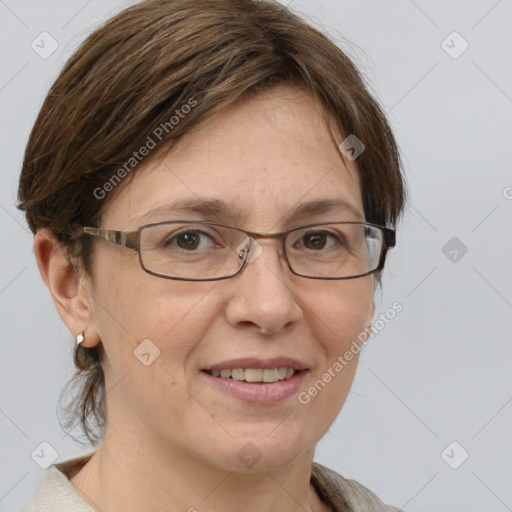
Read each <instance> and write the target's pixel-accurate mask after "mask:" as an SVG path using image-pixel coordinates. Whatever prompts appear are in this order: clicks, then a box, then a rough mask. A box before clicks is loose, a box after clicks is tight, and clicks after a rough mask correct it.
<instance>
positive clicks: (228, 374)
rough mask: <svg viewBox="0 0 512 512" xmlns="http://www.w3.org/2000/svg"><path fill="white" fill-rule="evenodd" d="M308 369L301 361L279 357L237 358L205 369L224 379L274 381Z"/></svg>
mask: <svg viewBox="0 0 512 512" xmlns="http://www.w3.org/2000/svg"><path fill="white" fill-rule="evenodd" d="M306 369H307V367H306V365H305V364H303V363H302V362H301V361H298V360H295V359H291V358H288V357H278V358H273V359H257V358H244V359H235V360H231V361H225V362H223V363H218V364H215V365H213V366H211V367H210V368H208V369H204V370H203V371H204V372H206V373H208V374H209V375H212V376H213V377H219V378H222V379H232V380H237V381H245V382H265V383H273V382H278V381H283V380H287V379H289V378H291V377H293V376H294V375H295V374H297V373H298V372H300V371H302V370H306Z"/></svg>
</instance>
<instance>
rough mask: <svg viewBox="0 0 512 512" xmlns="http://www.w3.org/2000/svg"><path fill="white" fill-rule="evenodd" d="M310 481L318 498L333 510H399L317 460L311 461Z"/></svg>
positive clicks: (395, 511) (355, 511) (384, 511)
mask: <svg viewBox="0 0 512 512" xmlns="http://www.w3.org/2000/svg"><path fill="white" fill-rule="evenodd" d="M311 481H312V483H313V485H314V486H315V488H316V490H317V492H318V493H319V495H320V498H321V499H323V500H324V501H325V502H326V503H328V504H330V505H331V506H332V507H333V509H334V511H335V512H338V511H340V512H341V511H343V512H345V511H346V512H367V511H369V510H371V511H372V512H400V509H398V508H396V507H392V506H391V505H386V504H385V503H383V502H382V501H381V500H380V499H379V498H378V497H377V496H376V495H375V494H374V493H373V492H372V491H370V489H368V488H367V487H365V486H364V485H362V484H360V483H359V482H357V481H355V480H350V479H347V478H344V477H343V476H341V475H340V474H338V473H336V471H333V470H332V469H329V468H327V467H325V466H322V465H321V464H318V463H317V462H313V466H312V468H311Z"/></svg>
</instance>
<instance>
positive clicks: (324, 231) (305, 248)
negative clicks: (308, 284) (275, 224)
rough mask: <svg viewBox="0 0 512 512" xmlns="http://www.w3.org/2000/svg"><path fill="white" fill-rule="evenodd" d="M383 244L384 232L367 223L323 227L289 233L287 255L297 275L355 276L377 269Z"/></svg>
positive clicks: (324, 225)
mask: <svg viewBox="0 0 512 512" xmlns="http://www.w3.org/2000/svg"><path fill="white" fill-rule="evenodd" d="M382 241H383V233H382V231H381V230H380V229H378V228H376V227H373V226H369V225H367V224H351V223H333V224H323V225H321V226H310V227H307V228H301V229H298V230H294V231H292V232H291V233H289V235H288V237H287V239H286V254H287V256H288V260H289V261H290V265H291V267H292V268H293V270H294V272H296V273H297V274H301V275H303V276H308V277H324V278H329V277H330V278H341V277H353V276H358V275H361V274H366V273H368V272H371V271H373V270H375V269H376V268H377V267H378V264H379V260H380V254H381V249H382Z"/></svg>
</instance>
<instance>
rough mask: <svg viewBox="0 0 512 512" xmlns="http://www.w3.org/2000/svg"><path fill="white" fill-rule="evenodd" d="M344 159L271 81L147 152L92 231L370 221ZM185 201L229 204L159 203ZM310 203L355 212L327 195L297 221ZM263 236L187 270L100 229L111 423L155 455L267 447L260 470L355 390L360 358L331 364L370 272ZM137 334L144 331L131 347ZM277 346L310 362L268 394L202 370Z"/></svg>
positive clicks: (299, 449) (328, 420) (263, 356)
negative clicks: (158, 153) (295, 261)
mask: <svg viewBox="0 0 512 512" xmlns="http://www.w3.org/2000/svg"><path fill="white" fill-rule="evenodd" d="M340 142H341V140H338V141H336V143H337V144H339V143H340ZM347 164H348V165H345V164H344V163H343V162H342V159H341V157H340V154H339V152H338V149H337V148H336V146H335V145H334V143H333V142H332V139H331V136H330V134H329V131H328V129H327V127H326V125H325V122H324V121H323V117H322V116H321V112H320V107H319V106H318V104H317V103H316V102H315V101H314V99H313V98H312V96H310V95H309V94H307V93H301V92H300V91H297V90H294V89H274V90H272V91H269V92H266V93H264V94H259V95H258V96H255V97H252V98H250V99H246V100H244V101H243V102H242V103H240V104H238V105H237V106H235V107H233V108H231V109H230V110H229V111H227V112H225V113H223V114H222V115H220V116H219V117H217V118H216V119H215V120H213V121H212V122H210V123H209V124H208V126H206V127H203V128H202V129H201V130H199V131H197V132H196V133H194V134H191V135H189V136H188V137H187V138H186V139H183V140H182V142H181V143H180V145H179V146H178V147H177V148H175V150H173V152H171V153H169V154H168V155H167V156H165V157H164V158H162V159H161V160H154V161H150V162H149V161H148V162H147V163H146V162H143V163H142V164H140V165H141V166H142V165H143V167H141V168H140V169H139V170H138V171H137V174H135V175H134V179H133V181H132V182H131V183H127V184H126V185H127V186H125V187H123V188H122V189H120V190H117V191H116V196H115V197H114V198H113V200H112V202H111V203H110V204H109V206H108V207H107V208H106V210H105V214H104V216H103V218H102V222H101V227H105V228H109V229H116V230H136V229H137V228H138V227H139V226H140V225H142V224H145V223H149V222H157V221H164V220H179V219H195V220H213V221H216V222H223V223H225V224H229V225H233V226H237V227H240V228H245V229H247V230H251V231H256V232H262V233H269V232H276V231H282V230H285V229H288V228H291V227H295V226H300V225H304V224H308V223H313V222H324V221H325V222H329V221H339V220H363V219H364V217H363V207H362V200H361V189H360V184H359V180H358V175H357V171H356V167H355V164H354V162H347ZM189 199H190V200H197V199H204V200H209V201H213V200H215V201H218V202H222V203H224V204H225V205H226V208H227V213H226V215H222V216H215V217H211V216H209V215H208V214H206V215H205V214H204V213H203V214H199V213H198V212H194V211H189V210H186V209H184V210H177V209H173V210H168V211H165V210H164V209H165V207H166V205H168V204H170V203H173V202H175V201H186V200H189ZM319 200H335V201H338V202H340V203H341V204H343V203H347V204H349V205H351V206H352V209H349V208H347V207H343V206H331V207H330V208H329V209H326V210H325V211H318V212H317V213H312V212H310V213H307V214H304V215H302V216H300V217H295V218H291V217H290V214H291V212H292V210H294V209H296V208H297V207H298V206H300V205H302V204H303V203H306V202H311V201H319ZM153 210H155V212H154V213H153V214H152V215H151V216H148V214H149V212H151V211H153ZM157 210H160V211H157ZM357 212H359V214H357ZM143 216H145V217H144V219H143V218H142V217H143ZM258 243H259V244H260V246H261V247H262V248H263V252H262V253H261V254H260V255H259V256H258V257H257V258H256V259H255V260H254V261H252V262H251V263H246V265H245V267H244V269H243V270H242V272H241V273H240V274H239V275H237V276H236V277H234V278H231V279H226V280H220V281H210V282H190V281H176V280H170V279H163V278H159V277H156V276H153V275H150V274H148V273H146V272H145V271H144V270H143V269H142V268H141V266H140V263H139V260H138V256H137V254H136V253H135V251H132V250H130V249H126V248H122V247H119V246H115V245H112V244H110V243H108V242H107V241H104V240H100V239H95V241H94V244H95V249H94V263H93V268H92V275H93V276H94V277H93V279H92V281H91V282H90V283H89V284H88V289H89V290H90V293H91V297H93V298H94V300H93V301H92V315H93V316H92V321H91V325H89V326H88V329H94V330H95V332H96V333H97V335H98V337H99V339H101V340H102V343H103V346H104V349H105V352H106V356H107V362H106V366H105V372H106V378H107V389H110V391H109V392H108V393H107V395H106V398H107V405H108V415H109V418H108V421H109V423H108V426H107V432H108V428H110V426H112V427H114V426H116V425H117V426H118V427H119V432H122V433H124V435H130V436H133V437H132V439H138V440H141V441H140V442H141V443H143V444H144V449H147V450H150V451H153V452H157V451H158V453H159V456H162V454H164V456H166V455H165V454H167V453H168V454H169V457H171V456H172V454H173V453H178V452H177V450H178V451H179V453H181V454H185V455H187V456H192V457H193V458H194V459H196V460H197V459H199V460H202V461H203V462H208V463H210V464H212V465H214V466H217V467H221V468H224V469H227V470H234V471H243V470H244V468H249V467H250V466H251V463H249V462H247V461H248V459H247V458H245V459H244V456H246V455H249V456H253V457H256V458H259V457H261V458H260V460H259V461H258V463H257V464H258V466H257V467H258V468H262V467H263V466H264V467H266V468H271V467H277V466H282V465H286V464H290V463H292V462H293V461H294V460H296V459H297V458H298V457H299V456H300V455H301V454H305V452H306V451H309V452H311V451H312V450H314V447H315V445H316V443H317V442H318V441H319V439H320V438H321V437H322V436H323V435H324V434H325V432H326V431H327V429H328V428H329V427H330V425H331V424H332V422H333V421H334V419H335V418H336V416H337V415H338V413H339V411H340V409H341V407H342V405H343V403H344V402H345V399H346V397H347V394H348V392H349V388H350V386H351V383H352V380H353V377H354V373H355V370H356V366H357V359H358V358H357V354H355V355H354V358H353V359H352V361H350V362H349V363H348V364H345V365H344V366H343V368H342V370H340V371H333V368H334V366H335V363H336V361H339V359H338V358H339V357H343V354H344V353H345V352H346V351H347V350H348V349H349V348H350V346H351V343H352V341H353V340H355V339H357V337H358V336H359V335H360V334H361V332H362V331H364V329H365V327H366V326H367V325H368V324H369V323H370V322H371V317H372V314H373V280H372V277H371V276H367V277H363V278H358V279H350V280H316V279H307V278H304V277H299V276H296V275H293V274H292V273H291V272H290V271H289V269H288V267H287V264H286V262H285V260H284V259H283V258H282V257H280V256H279V244H278V241H277V240H274V239H261V240H258ZM143 340H150V342H148V341H145V344H144V345H141V347H140V348H139V349H138V347H139V345H140V344H141V343H142V342H143ZM155 347H158V349H159V351H160V353H159V355H157V353H156V352H155V350H156V348H155ZM140 352H144V353H145V354H146V355H144V356H141V355H140ZM147 354H149V355H147ZM278 357H283V358H291V359H294V360H296V361H298V362H300V363H301V364H302V365H304V366H305V367H306V368H307V371H304V372H302V374H301V376H300V379H298V383H299V384H296V387H295V388H293V386H292V388H293V391H292V393H291V394H288V395H286V396H284V397H281V398H280V399H274V401H271V400H270V399H269V400H268V401H265V400H263V401H254V400H253V399H251V398H247V399H244V398H242V397H240V396H238V395H233V394H231V393H228V392H226V391H225V390H222V389H221V388H220V387H219V386H217V385H216V383H214V382H213V379H215V378H217V377H212V376H210V375H207V374H206V373H205V372H204V371H203V370H205V369H211V368H212V367H214V366H218V365H219V364H221V363H224V362H226V361H230V360H233V359H240V358H256V359H260V360H264V361H265V360H269V359H272V358H278ZM141 360H142V361H144V362H145V364H143V362H142V361H141ZM291 365H292V363H291V362H290V363H289V364H285V363H281V364H278V365H277V366H280V367H281V366H284V367H286V366H291ZM234 366H235V367H238V366H240V365H239V364H238V365H236V364H235V365H234ZM246 366H247V365H246ZM251 366H255V365H254V364H253V365H251ZM338 368H339V366H338ZM329 369H331V372H330V374H331V379H330V382H327V383H325V382H324V385H323V386H318V384H317V387H319V389H321V390H320V391H318V392H317V393H316V396H313V394H314V392H313V393H307V391H308V389H309V388H310V387H311V386H312V385H313V384H314V383H315V382H316V381H318V379H321V378H322V375H323V374H325V372H327V371H328V370H329ZM294 378H295V377H294ZM325 380H327V379H325ZM224 382H225V381H224ZM258 385H259V386H262V384H253V385H252V386H258ZM268 386H269V388H268V389H269V393H272V388H271V386H276V388H275V389H278V388H277V386H279V387H280V388H282V387H283V385H282V384H268ZM297 386H298V387H297ZM305 393H307V396H308V397H309V399H308V398H307V397H306V395H305ZM301 397H302V398H301ZM121 426H122V428H121ZM114 428H115V427H114ZM248 443H250V444H248ZM244 464H245V466H244Z"/></svg>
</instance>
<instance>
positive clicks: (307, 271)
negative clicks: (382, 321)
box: [19, 0, 405, 512]
mask: <svg viewBox="0 0 512 512" xmlns="http://www.w3.org/2000/svg"><path fill="white" fill-rule="evenodd" d="M404 202H405V186H404V181H403V177H402V173H401V165H400V159H399V154H398V150H397V146H396V143H395V140H394V138H393V135H392V133H391V130H390V128H389V125H388V123H387V121H386V119H385V116H384V115H383V113H382V111H381V110H380V108H379V106H378V104H377V103H376V102H375V100H374V99H373V98H372V97H371V96H370V95H369V93H368V92H367V90H366V89H365V87H364V85H363V83H362V81H361V78H360V76H359V74H358V72H357V71H356V69H355V68H354V66H353V64H352V63H351V61H350V60H349V59H348V58H347V57H346V56H345V55H344V54H343V53H342V52H341V51H340V50H339V49H338V48H337V47H336V46H334V45H333V43H331V42H330V41H329V40H328V39H327V38H326V37H325V36H323V35H322V34H320V33H319V32H318V31H316V30H315V29H313V28H312V27H310V26H309V25H307V24H306V23H305V22H303V21H302V20H300V19H299V18H297V17H296V16H295V15H293V14H292V13H291V12H289V11H288V10H287V9H286V8H284V7H283V6H281V5H279V4H277V3H274V2H272V1H256V0H199V1H198V0H195V1H191V0H160V1H157V0H146V1H143V2H141V3H138V4H136V5H134V6H132V7H130V8H128V9H127V10H125V11H123V12H121V13H120V14H118V15H117V16H115V17H114V18H113V19H112V20H110V21H108V22H107V23H106V24H105V25H104V26H102V27H100V28H99V29H98V30H96V31H95V32H94V33H93V34H92V35H91V36H90V37H89V38H88V39H87V40H86V41H85V43H84V44H83V45H82V46H81V47H80V48H79V49H78V51H77V52H76V53H75V54H74V55H73V56H72V57H71V59H70V60H69V62H68V63H67V65H66V66H65V68H64V70H63V71H62V72H61V74H60V76H59V77H58V79H57V80H56V82H55V84H54V85H53V87H52V89H51V91H50V93H49V94H48V97H47V99H46V101H45V103H44V105H43V107H42V109H41V112H40V114H39V116H38V119H37V121H36V123H35V126H34V129H33V131H32V134H31V137H30V140H29V143H28V146H27V150H26V154H25V159H24V165H23V169H22V174H21V178H20V187H19V207H20V208H21V209H23V210H24V211H25V212H26V217H27V221H28V224H29V226H30V228H31V229H32V231H33V232H34V233H35V239H34V252H35V255H36V259H37V263H38V266H39V270H40V273H41V276H42V278H43V280H44V281H45V283H46V285H47V286H48V288H49V290H50V292H51V294H52V297H53V300H54V302H55V305H56V307H57V310H58V312H59V314H60V316H61V318H62V320H63V321H64V323H65V324H66V326H67V327H68V329H69V330H70V332H72V333H73V334H74V335H75V336H76V349H75V364H76V366H77V376H76V379H78V381H79V382H82V384H81V385H82V388H81V393H80V395H79V397H78V398H77V399H76V401H75V402H74V403H73V404H72V408H71V417H70V424H72V422H73V421H74V420H79V421H80V423H81V425H82V427H83V429H84V431H85V433H86V435H87V437H88V438H89V440H91V441H92V442H93V443H98V444H99V447H98V448H97V449H96V451H94V452H93V453H92V454H89V455H87V456H85V457H81V458H78V459H73V460H68V461H64V462H61V463H59V464H55V465H52V466H51V467H50V468H49V469H48V470H47V471H46V473H45V475H44V477H43V479H42V481H41V482H40V484H39V487H38V488H37V490H36V492H35V494H34V496H33V497H32V498H31V500H30V502H29V503H28V504H27V506H26V508H25V510H26V511H35V510H50V509H51V510H52V511H60V510H62V511H64V510H66V511H73V510H94V509H96V510H102V511H109V512H110V511H116V510H123V511H130V510H145V511H152V510H159V511H161V510H173V511H174V510H184V511H185V510H188V511H194V510H197V511H209V510H211V511H213V510H220V509H222V510H227V511H229V510H242V509H243V510H258V511H261V510H281V511H290V512H291V511H298V510H301V511H302V510H306V511H308V512H310V511H315V512H318V511H341V510H343V511H345V510H350V511H363V510H365V511H367V510H372V511H380V510H382V511H391V510H397V509H395V508H393V507H390V506H386V505H384V504H383V503H382V502H381V501H380V500H379V499H378V498H377V497H376V496H375V495H374V494H373V493H372V492H371V491H369V490H368V489H366V488H365V487H364V486H362V485H361V484H359V483H357V482H355V481H352V480H347V479H345V478H343V477H342V476H341V475H338V474H337V473H335V472H334V471H332V470H330V469H328V468H325V467H323V466H321V465H320V464H317V463H315V462H313V456H314V451H315V446H316V444H317V443H318V441H319V440H320V439H321V438H322V437H323V435H324V434H325V433H326V431H327V430H328V429H329V427H330V426H331V424H332V423H333V421H334V420H335V418H336V417H337V415H338V413H339V412H340V410H341V407H342V406H343V404H344V402H345V399H346V397H347V394H348V392H349V389H350V386H351V383H352V381H353V378H354V374H355V371H356V366H357V360H358V354H359V351H360V350H361V345H362V344H363V343H365V342H366V340H367V338H368V336H369V334H370V332H371V320H372V315H373V312H374V303H373V293H374V290H375V287H376V285H378V284H379V283H380V275H381V272H382V270H383V267H384V262H385V257H386V251H387V250H388V249H389V248H391V247H393V245H394V231H393V230H392V229H391V227H390V226H394V225H395V224H396V223H397V221H398V219H399V217H400V215H401V212H402V209H403V206H404ZM342 360H343V363H342ZM80 379H82V380H80Z"/></svg>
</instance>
